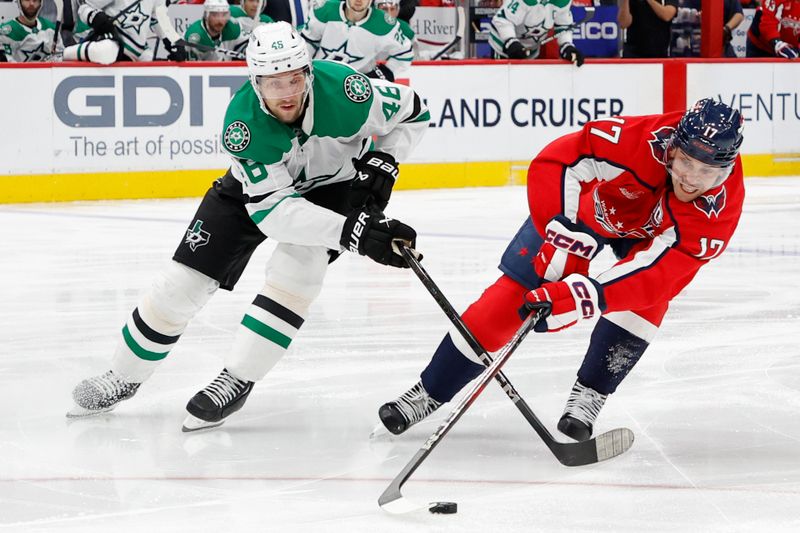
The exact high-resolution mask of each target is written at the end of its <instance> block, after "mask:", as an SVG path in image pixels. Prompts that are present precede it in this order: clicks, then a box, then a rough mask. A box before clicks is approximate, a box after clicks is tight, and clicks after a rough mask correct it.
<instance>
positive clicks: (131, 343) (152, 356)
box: [122, 324, 169, 361]
mask: <svg viewBox="0 0 800 533" xmlns="http://www.w3.org/2000/svg"><path fill="white" fill-rule="evenodd" d="M122 338H123V339H125V344H127V345H128V348H130V349H131V351H132V352H133V353H134V354H136V357H138V358H139V359H144V360H145V361H160V360H162V359H164V358H165V357H166V356H167V354H168V353H169V350H168V351H166V352H164V353H157V352H149V351H147V350H145V349H144V348H142V347H141V346H139V343H137V342H136V341H135V340H133V337H132V336H131V332H130V331H128V325H127V324H125V326H124V327H123V328H122Z"/></svg>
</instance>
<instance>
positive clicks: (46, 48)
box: [0, 0, 62, 63]
mask: <svg viewBox="0 0 800 533" xmlns="http://www.w3.org/2000/svg"><path fill="white" fill-rule="evenodd" d="M14 3H16V4H17V7H18V8H19V16H18V17H17V18H15V19H12V20H9V21H8V22H5V23H3V24H0V61H8V62H11V63H27V62H31V61H42V60H44V59H46V58H47V57H48V56H50V55H51V54H52V53H53V52H54V50H53V40H54V39H58V43H57V46H56V49H55V52H60V51H61V48H62V47H61V37H60V36H56V33H55V29H56V27H55V24H53V22H51V21H49V20H47V19H45V18H42V17H40V16H39V12H40V11H41V10H42V0H14Z"/></svg>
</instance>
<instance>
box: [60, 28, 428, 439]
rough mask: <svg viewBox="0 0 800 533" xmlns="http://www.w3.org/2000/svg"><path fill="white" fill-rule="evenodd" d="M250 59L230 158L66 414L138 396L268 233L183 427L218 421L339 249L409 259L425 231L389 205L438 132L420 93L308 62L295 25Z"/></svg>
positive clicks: (278, 349)
mask: <svg viewBox="0 0 800 533" xmlns="http://www.w3.org/2000/svg"><path fill="white" fill-rule="evenodd" d="M247 68H248V72H249V75H250V83H247V84H245V85H244V86H243V87H242V88H241V89H239V91H238V92H237V93H236V94H235V95H234V97H233V99H232V100H231V102H230V104H229V105H228V110H227V112H226V115H225V123H224V128H223V133H222V144H223V146H224V148H225V150H226V151H227V152H228V153H229V154H230V156H231V162H232V165H231V168H230V169H229V170H228V172H227V173H226V174H225V175H224V176H223V177H221V178H220V179H218V180H217V181H216V182H214V185H213V186H212V188H211V189H209V191H208V192H207V193H206V195H205V197H204V198H203V201H202V202H201V204H200V207H199V208H198V210H197V213H196V215H195V218H194V219H193V221H192V223H191V224H190V225H189V228H188V230H187V231H186V233H185V236H184V237H183V238H182V239H181V242H180V244H179V245H178V248H177V250H176V252H175V255H174V257H173V261H171V262H170V264H169V265H168V266H167V267H166V269H165V270H164V271H162V273H161V274H160V276H159V277H158V278H157V279H156V282H155V283H154V285H153V286H152V288H151V289H150V290H149V291H148V292H147V293H146V294H145V295H144V296H143V298H142V299H141V300H140V301H139V304H138V305H137V307H136V308H135V309H134V310H133V313H132V315H131V316H130V317H129V319H128V321H127V323H126V324H125V327H124V328H122V332H121V335H120V338H119V341H118V345H117V349H116V352H115V353H114V356H113V358H112V361H111V364H110V370H108V371H107V372H105V373H103V374H101V375H99V376H95V377H92V378H89V379H87V380H84V381H81V382H80V383H79V384H78V385H77V387H75V390H74V391H73V398H74V400H75V402H76V406H75V408H74V410H73V411H72V412H71V413H70V414H69V415H68V416H85V415H91V414H96V413H102V412H105V411H108V410H111V409H113V408H114V406H115V405H116V404H117V403H119V402H120V401H122V400H126V399H128V398H130V397H131V396H133V395H134V394H135V393H136V391H137V390H138V389H139V386H140V385H141V384H142V382H144V381H145V380H146V379H148V378H149V377H150V375H151V374H152V373H153V372H154V371H155V369H156V367H157V366H158V365H159V364H160V363H161V361H163V360H164V358H165V357H166V356H167V355H168V354H169V352H170V351H171V350H172V348H173V347H174V346H175V344H176V343H177V342H178V339H179V338H180V336H181V334H182V333H183V332H184V330H185V328H186V326H187V324H188V323H189V321H190V320H191V319H192V318H193V317H194V316H195V315H196V314H197V313H198V312H199V311H200V309H201V308H202V307H203V306H204V305H205V304H206V302H207V301H208V300H209V298H211V296H212V295H213V294H214V293H215V292H216V291H217V289H218V288H220V287H221V288H223V289H225V290H232V289H233V287H234V285H235V284H236V282H237V281H238V279H239V276H240V275H241V274H242V272H243V270H244V268H245V267H246V265H247V262H248V261H249V259H250V257H251V255H252V253H253V251H254V250H255V249H256V247H257V246H258V245H259V244H261V243H262V242H264V240H265V239H266V238H268V237H269V238H272V239H275V240H276V241H277V246H276V247H275V249H274V251H273V253H272V256H271V257H270V259H269V261H268V262H267V265H266V279H265V282H264V286H263V288H262V289H261V291H260V292H259V294H258V295H256V297H255V299H254V300H253V303H252V305H250V306H249V307H248V309H247V312H246V314H245V315H244V318H243V319H242V321H241V325H240V326H239V328H238V330H237V332H236V337H235V339H234V342H233V347H232V348H231V350H230V351H229V352H228V353H227V355H226V356H225V365H224V368H223V370H222V372H221V373H220V374H219V375H218V376H217V377H216V378H215V379H214V380H213V381H212V382H211V383H210V384H209V385H208V386H207V387H205V388H204V389H203V390H201V391H200V392H198V393H197V394H196V395H195V396H194V397H193V398H192V399H191V400H190V401H189V404H188V405H187V410H188V411H189V416H188V417H187V419H186V421H185V422H184V430H185V431H192V430H195V429H202V428H206V427H213V426H218V425H220V424H222V423H223V421H224V420H225V418H226V417H227V416H229V415H230V414H231V413H233V412H235V411H237V410H238V409H240V408H241V407H242V405H244V402H245V400H246V399H247V396H248V395H249V394H250V391H251V390H252V388H253V385H254V383H255V382H256V381H259V380H261V379H262V378H263V377H264V376H265V375H266V374H267V372H269V370H270V369H271V368H272V367H273V366H274V365H275V364H276V363H277V362H278V361H279V360H280V359H281V357H283V355H284V354H285V353H286V351H287V349H288V348H289V345H290V344H291V342H292V339H293V338H294V337H295V336H296V335H297V334H298V333H299V331H300V328H301V326H302V325H303V322H304V321H305V319H306V317H307V316H308V310H309V306H310V305H311V303H312V302H313V301H314V299H315V298H316V297H317V295H318V294H319V292H320V290H321V289H322V282H323V279H324V277H325V273H326V272H327V269H328V265H329V263H330V262H331V261H332V260H333V259H335V257H337V256H338V255H339V253H340V252H344V251H350V252H354V253H358V254H360V255H366V256H367V257H369V258H370V259H372V260H374V261H376V262H378V263H380V264H384V265H390V266H393V267H406V266H407V265H406V264H405V261H404V260H403V258H402V256H401V255H400V254H399V252H396V251H395V250H394V248H393V246H392V242H393V240H394V239H401V240H404V241H407V242H409V243H413V242H414V241H415V239H416V233H415V232H414V230H413V229H412V228H411V227H409V226H407V225H405V224H403V223H401V222H399V221H397V220H392V219H391V218H388V217H386V216H385V215H384V214H383V210H384V209H385V208H386V206H387V204H388V202H389V196H390V194H391V191H392V186H393V185H394V181H395V178H396V177H397V174H398V168H397V167H398V164H397V160H401V161H402V160H403V159H405V158H406V157H408V156H409V155H410V153H411V150H412V149H413V148H414V146H415V145H416V144H417V143H418V142H419V140H420V139H421V138H422V135H423V134H424V133H425V131H427V129H428V122H429V121H430V114H429V113H428V110H427V108H426V107H425V105H424V104H423V103H422V100H421V99H420V97H419V96H418V95H417V94H416V93H415V92H414V91H413V90H412V89H410V88H408V87H405V86H402V85H396V84H394V83H390V82H387V81H384V80H375V81H374V82H372V83H371V82H370V80H369V79H367V78H366V77H365V76H364V75H363V74H360V73H358V72H356V71H355V70H353V69H352V68H350V67H349V66H347V65H343V64H341V63H336V62H333V61H313V63H312V61H311V59H310V57H309V56H308V49H307V47H306V43H305V41H303V39H302V38H301V37H300V35H299V34H298V33H297V32H296V31H295V30H294V29H293V28H292V27H291V26H290V25H289V24H288V23H286V22H275V23H270V24H261V25H260V26H257V27H256V29H255V30H254V31H253V34H252V35H251V36H250V42H249V44H248V47H247ZM356 178H357V179H356Z"/></svg>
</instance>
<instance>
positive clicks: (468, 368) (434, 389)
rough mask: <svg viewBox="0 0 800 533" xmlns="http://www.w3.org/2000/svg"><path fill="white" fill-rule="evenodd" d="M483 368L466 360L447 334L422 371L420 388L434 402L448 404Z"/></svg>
mask: <svg viewBox="0 0 800 533" xmlns="http://www.w3.org/2000/svg"><path fill="white" fill-rule="evenodd" d="M485 368H486V367H484V366H483V365H481V364H478V363H475V362H473V361H470V360H469V359H467V358H466V357H465V356H464V354H462V353H461V352H460V351H459V350H458V348H456V345H455V344H453V340H452V339H451V338H450V334H449V333H448V334H447V335H445V337H444V339H442V342H441V343H440V344H439V347H438V348H436V352H435V353H434V354H433V358H432V359H431V362H430V363H428V366H427V367H425V370H423V371H422V374H421V377H422V386H423V387H425V390H426V391H427V392H428V394H430V396H431V397H432V398H433V399H434V400H436V401H439V402H442V403H444V402H449V401H450V400H452V399H453V396H455V395H456V394H458V391H460V390H461V389H463V388H464V385H466V384H467V383H469V382H470V381H472V380H473V379H475V378H476V377H478V376H479V375H480V374H481V372H483V370H484V369H485Z"/></svg>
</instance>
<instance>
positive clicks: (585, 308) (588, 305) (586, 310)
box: [571, 281, 597, 319]
mask: <svg viewBox="0 0 800 533" xmlns="http://www.w3.org/2000/svg"><path fill="white" fill-rule="evenodd" d="M571 285H572V293H573V294H574V295H575V300H576V301H578V300H580V308H581V313H583V319H588V318H592V317H594V314H595V312H596V310H597V308H596V307H595V305H594V301H593V298H592V293H591V292H589V288H588V287H587V286H586V284H585V283H584V282H582V281H573V282H572V284H571Z"/></svg>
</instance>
